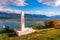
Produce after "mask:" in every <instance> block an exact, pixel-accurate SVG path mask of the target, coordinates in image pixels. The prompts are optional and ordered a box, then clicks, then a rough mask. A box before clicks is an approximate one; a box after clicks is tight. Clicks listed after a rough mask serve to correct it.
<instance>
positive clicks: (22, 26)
mask: <svg viewBox="0 0 60 40" xmlns="http://www.w3.org/2000/svg"><path fill="white" fill-rule="evenodd" d="M20 29H21V31H24V29H25V24H24V12H23V11H22V12H21V26H20Z"/></svg>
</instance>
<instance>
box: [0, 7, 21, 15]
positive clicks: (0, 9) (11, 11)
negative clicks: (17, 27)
mask: <svg viewBox="0 0 60 40" xmlns="http://www.w3.org/2000/svg"><path fill="white" fill-rule="evenodd" d="M0 11H1V12H7V13H17V14H20V12H21V10H16V9H9V8H7V9H5V8H0Z"/></svg>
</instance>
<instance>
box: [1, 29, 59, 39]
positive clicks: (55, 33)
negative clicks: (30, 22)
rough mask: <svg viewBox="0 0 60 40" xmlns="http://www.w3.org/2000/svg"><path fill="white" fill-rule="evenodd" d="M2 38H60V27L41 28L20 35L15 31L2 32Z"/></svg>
mask: <svg viewBox="0 0 60 40" xmlns="http://www.w3.org/2000/svg"><path fill="white" fill-rule="evenodd" d="M0 40H60V29H54V28H49V29H41V30H37V31H36V32H34V33H31V34H28V35H23V36H20V37H19V36H16V34H14V33H11V34H9V33H2V34H0Z"/></svg>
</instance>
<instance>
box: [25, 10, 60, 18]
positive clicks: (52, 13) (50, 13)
mask: <svg viewBox="0 0 60 40" xmlns="http://www.w3.org/2000/svg"><path fill="white" fill-rule="evenodd" d="M25 13H27V14H37V15H46V16H49V17H50V16H54V15H60V13H59V12H44V11H30V12H25Z"/></svg>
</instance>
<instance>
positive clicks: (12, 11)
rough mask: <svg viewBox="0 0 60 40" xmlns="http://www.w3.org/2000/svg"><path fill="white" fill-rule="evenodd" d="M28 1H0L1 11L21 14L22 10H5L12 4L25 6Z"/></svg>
mask: <svg viewBox="0 0 60 40" xmlns="http://www.w3.org/2000/svg"><path fill="white" fill-rule="evenodd" d="M25 1H26V0H0V11H3V12H10V13H15V12H16V13H20V11H21V10H16V9H10V8H5V7H6V6H7V5H9V4H12V5H16V6H25V5H27V3H26V2H25Z"/></svg>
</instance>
